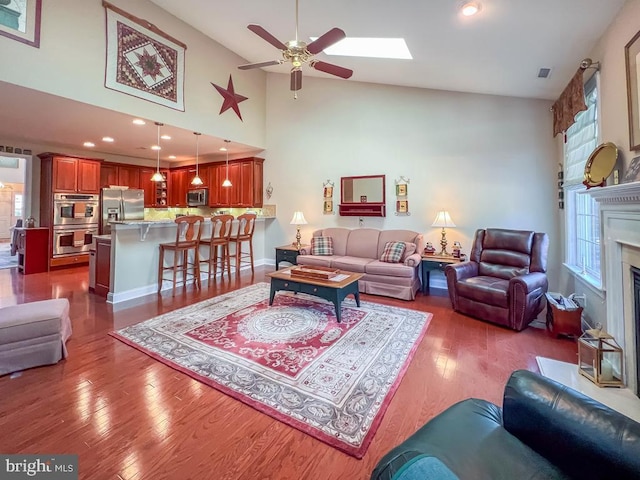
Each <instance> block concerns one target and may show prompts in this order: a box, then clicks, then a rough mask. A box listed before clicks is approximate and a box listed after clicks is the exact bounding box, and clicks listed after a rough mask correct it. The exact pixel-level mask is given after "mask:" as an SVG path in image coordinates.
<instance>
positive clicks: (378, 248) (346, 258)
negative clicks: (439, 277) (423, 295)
mask: <svg viewBox="0 0 640 480" xmlns="http://www.w3.org/2000/svg"><path fill="white" fill-rule="evenodd" d="M313 236H314V237H331V238H332V239H333V255H311V247H305V248H303V249H302V250H301V251H300V255H298V260H297V262H298V265H315V266H323V267H331V268H339V269H340V270H346V271H349V272H356V273H364V277H362V278H361V279H360V281H359V282H358V289H359V290H360V292H361V293H370V294H372V295H384V296H387V297H394V298H399V299H401V300H413V299H415V297H416V292H417V291H418V290H419V289H420V277H419V272H418V270H419V266H420V261H421V258H422V257H421V255H420V252H422V248H423V247H424V245H423V238H422V234H420V233H416V232H413V231H411V230H377V229H373V228H359V229H355V230H350V229H348V228H325V229H323V230H316V231H315V232H313ZM392 241H399V242H405V245H406V249H405V253H404V254H403V256H402V259H401V261H400V262H399V263H387V262H381V261H380V260H379V259H380V256H381V254H382V251H383V250H384V246H385V244H386V243H387V242H392Z"/></svg>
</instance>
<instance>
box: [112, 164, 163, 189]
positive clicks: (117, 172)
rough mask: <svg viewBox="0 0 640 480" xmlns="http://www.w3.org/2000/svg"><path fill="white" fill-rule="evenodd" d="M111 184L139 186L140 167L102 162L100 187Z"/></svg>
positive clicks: (130, 186)
mask: <svg viewBox="0 0 640 480" xmlns="http://www.w3.org/2000/svg"><path fill="white" fill-rule="evenodd" d="M152 175H153V174H152ZM111 185H118V186H121V187H129V188H140V167H138V166H136V165H119V164H113V163H103V164H102V166H101V167H100V187H101V188H106V187H110V186H111Z"/></svg>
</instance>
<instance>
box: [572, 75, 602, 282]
mask: <svg viewBox="0 0 640 480" xmlns="http://www.w3.org/2000/svg"><path fill="white" fill-rule="evenodd" d="M585 97H586V98H585V103H586V104H587V110H585V111H583V112H580V113H579V114H578V115H576V122H575V123H574V124H573V125H572V126H571V127H569V129H568V130H567V132H566V134H567V143H566V144H565V149H564V151H565V185H564V187H565V188H564V191H565V204H566V207H567V209H566V217H565V218H566V222H567V223H566V227H567V228H566V232H567V259H566V263H567V265H568V266H569V268H571V269H572V270H573V271H574V272H576V273H577V274H579V275H581V276H582V277H583V278H584V279H585V280H587V281H588V282H590V283H592V284H593V285H595V286H597V287H600V285H601V272H600V211H599V209H598V203H597V202H596V201H595V200H593V198H592V197H591V195H589V194H588V193H587V191H586V187H585V186H584V185H582V180H583V178H584V166H585V164H586V162H587V160H588V158H589V155H591V152H593V151H594V150H595V148H596V147H597V144H598V101H597V100H598V90H597V78H596V75H594V76H593V77H592V78H591V80H589V82H587V84H586V85H585Z"/></svg>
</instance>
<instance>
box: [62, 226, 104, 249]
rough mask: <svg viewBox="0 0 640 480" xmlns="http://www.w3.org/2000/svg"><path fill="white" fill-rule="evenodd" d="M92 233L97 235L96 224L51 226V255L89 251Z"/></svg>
mask: <svg viewBox="0 0 640 480" xmlns="http://www.w3.org/2000/svg"><path fill="white" fill-rule="evenodd" d="M94 235H98V226H97V225H87V226H86V227H82V226H74V227H64V226H56V227H53V256H54V257H56V256H60V255H75V254H78V253H89V250H91V244H92V243H93V236H94Z"/></svg>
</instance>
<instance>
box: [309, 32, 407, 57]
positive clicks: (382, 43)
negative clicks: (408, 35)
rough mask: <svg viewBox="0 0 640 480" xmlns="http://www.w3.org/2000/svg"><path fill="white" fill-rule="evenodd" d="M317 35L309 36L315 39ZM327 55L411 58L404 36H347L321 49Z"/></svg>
mask: <svg viewBox="0 0 640 480" xmlns="http://www.w3.org/2000/svg"><path fill="white" fill-rule="evenodd" d="M316 38H318V37H311V40H315V39H316ZM323 52H324V53H326V54H327V55H342V56H345V57H371V58H399V59H404V60H411V59H412V58H413V57H412V56H411V52H409V48H408V47H407V42H405V41H404V38H365V37H347V38H345V39H344V40H340V41H339V42H338V43H336V44H334V45H332V46H330V47H329V48H325V49H324V50H323Z"/></svg>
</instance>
